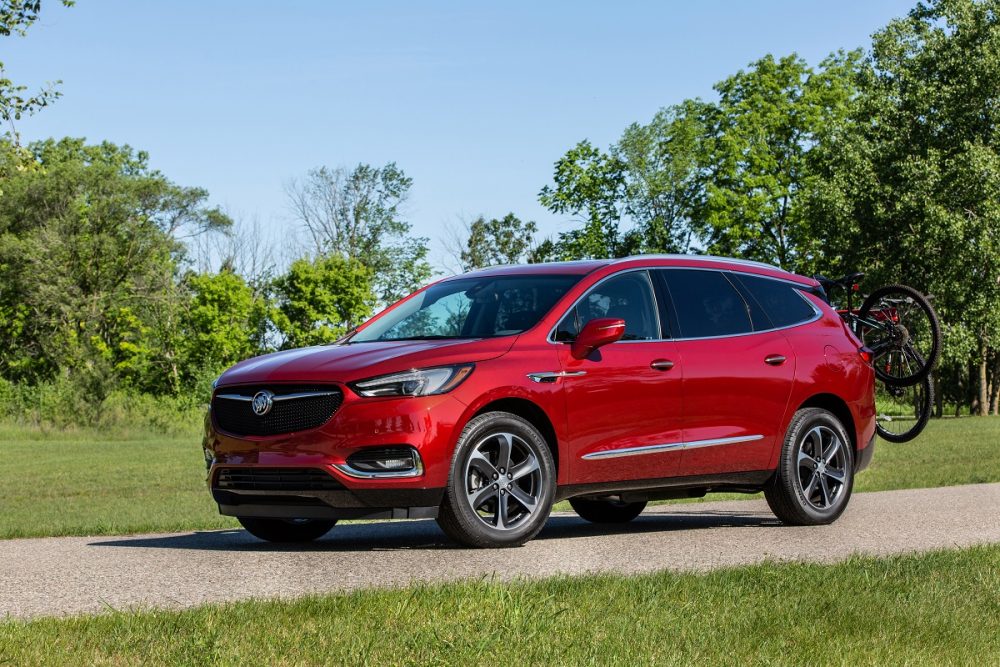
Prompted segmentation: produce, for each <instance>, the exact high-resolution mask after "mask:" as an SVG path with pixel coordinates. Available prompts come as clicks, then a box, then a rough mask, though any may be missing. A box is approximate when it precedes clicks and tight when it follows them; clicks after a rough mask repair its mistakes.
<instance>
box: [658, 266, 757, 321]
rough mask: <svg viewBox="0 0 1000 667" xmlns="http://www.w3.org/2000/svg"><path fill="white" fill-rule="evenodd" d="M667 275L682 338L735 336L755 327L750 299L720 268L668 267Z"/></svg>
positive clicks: (665, 276) (665, 274)
mask: <svg viewBox="0 0 1000 667" xmlns="http://www.w3.org/2000/svg"><path fill="white" fill-rule="evenodd" d="M663 277H664V280H666V283H667V287H668V288H669V290H670V298H671V300H672V301H673V304H674V309H675V310H676V312H677V324H678V326H679V327H680V335H681V337H682V338H708V337H710V336H734V335H736V334H744V333H750V332H751V331H752V330H753V327H752V326H751V324H750V314H749V312H748V310H747V304H746V301H744V300H743V297H742V296H740V293H739V292H738V291H736V288H735V287H733V285H732V283H730V282H729V279H728V278H726V276H724V275H723V274H722V273H720V272H719V271H702V270H691V269H667V270H664V271H663Z"/></svg>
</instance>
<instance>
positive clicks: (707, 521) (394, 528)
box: [90, 510, 781, 552]
mask: <svg viewBox="0 0 1000 667" xmlns="http://www.w3.org/2000/svg"><path fill="white" fill-rule="evenodd" d="M778 525H781V524H780V522H778V520H777V519H775V518H773V517H768V516H764V515H762V514H760V513H755V512H733V511H727V512H721V511H712V510H709V511H701V512H698V511H695V512H684V513H681V512H669V513H649V514H645V515H642V516H640V517H639V518H637V519H635V520H634V521H631V522H630V523H626V524H593V523H588V522H586V521H584V520H583V519H580V518H578V517H576V516H572V515H567V514H557V515H553V516H552V517H550V518H549V520H548V522H547V523H546V524H545V528H544V529H542V532H541V533H539V534H538V536H537V537H536V538H535V540H536V541H537V540H559V539H568V538H583V537H601V536H608V535H626V534H629V533H631V534H637V533H655V532H676V531H685V530H704V529H710V528H764V527H771V526H778ZM90 546H95V547H141V548H146V549H192V550H196V551H294V552H299V551H353V552H364V551H396V550H436V549H460V548H462V547H460V546H458V545H456V544H454V543H453V542H451V541H450V540H449V539H448V538H447V537H446V536H445V534H444V533H443V532H441V529H440V528H438V526H437V524H436V523H435V522H434V521H432V520H426V519H425V520H414V521H383V522H371V523H342V524H339V525H337V526H336V527H335V528H334V529H333V530H331V531H330V532H329V533H327V535H326V536H324V537H323V538H322V539H320V540H317V541H316V542H312V543H308V544H272V543H268V542H263V541H261V540H258V539H256V538H255V537H253V536H252V535H250V534H249V533H247V532H246V531H245V530H213V531H198V532H194V533H186V534H183V535H164V536H155V537H143V536H136V537H120V538H114V539H107V540H98V541H94V542H91V543H90Z"/></svg>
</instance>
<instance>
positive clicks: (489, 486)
mask: <svg viewBox="0 0 1000 667" xmlns="http://www.w3.org/2000/svg"><path fill="white" fill-rule="evenodd" d="M504 447H506V448H507V458H506V463H505V462H504V458H503V451H504ZM533 464H537V467H533ZM529 469H530V470H531V472H530V473H526V472H525V471H527V470H529ZM501 470H502V471H503V472H502V473H501V472H500V471H501ZM519 473H520V474H522V475H523V476H520V477H516V478H515V476H516V475H518V474H519ZM505 478H506V479H505ZM555 488H556V466H555V461H554V460H553V457H552V452H551V450H550V449H549V445H548V443H547V442H546V441H545V438H544V437H543V436H542V434H541V433H539V432H538V429H536V428H535V427H534V426H532V425H531V423H530V422H528V421H527V420H525V419H522V418H521V417H518V416H517V415H514V414H510V413H508V412H488V413H486V414H483V415H480V416H478V417H476V418H475V419H473V420H471V421H470V422H469V423H468V424H467V425H466V426H465V428H464V429H463V430H462V434H461V435H460V436H459V438H458V443H457V444H456V445H455V454H454V456H453V457H452V462H451V472H450V473H449V475H448V485H447V486H446V487H445V495H444V500H443V502H442V503H441V511H440V512H439V513H438V518H437V522H438V525H439V526H441V529H442V530H443V531H444V532H445V534H447V535H448V537H450V538H451V539H453V540H455V541H456V542H458V543H460V544H463V545H465V546H469V547H475V548H487V547H516V546H521V545H522V544H524V543H525V542H527V541H528V540H530V539H531V538H533V537H534V536H535V535H537V534H538V531H540V530H541V529H542V527H543V526H544V525H545V521H546V520H547V519H548V517H549V511H550V510H551V509H552V500H553V498H554V497H555ZM522 500H527V501H530V502H527V503H526V502H522ZM529 504H531V505H532V507H531V508H530V509H529V508H528V505H529ZM473 505H475V507H474V506H473ZM491 512H492V514H493V516H492V517H490V516H489V514H490V513H491Z"/></svg>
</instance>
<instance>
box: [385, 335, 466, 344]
mask: <svg viewBox="0 0 1000 667" xmlns="http://www.w3.org/2000/svg"><path fill="white" fill-rule="evenodd" d="M461 338H476V336H439V335H429V336H402V337H400V338H379V340H381V341H386V342H389V341H394V340H458V339H461Z"/></svg>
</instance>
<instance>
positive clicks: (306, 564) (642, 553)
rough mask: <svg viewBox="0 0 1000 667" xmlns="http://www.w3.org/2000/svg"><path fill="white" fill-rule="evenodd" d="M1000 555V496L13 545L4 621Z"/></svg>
mask: <svg viewBox="0 0 1000 667" xmlns="http://www.w3.org/2000/svg"><path fill="white" fill-rule="evenodd" d="M987 542H994V543H1000V484H980V485H970V486H958V487H950V488H943V489H922V490H914V491H886V492H881V493H865V494H858V495H856V496H855V497H854V498H853V499H852V501H851V506H850V508H849V509H848V510H847V512H846V513H845V514H844V515H843V516H842V517H841V518H840V520H839V521H838V522H837V523H835V524H833V525H832V526H823V527H815V528H791V527H786V526H781V525H780V524H779V523H778V522H777V521H776V520H775V519H774V517H773V516H772V515H771V514H770V512H769V511H768V509H767V506H766V505H765V504H764V502H763V501H756V500H754V501H745V502H744V501H729V502H711V503H704V504H696V505H691V504H689V505H666V506H658V507H653V508H650V509H649V510H647V511H646V512H645V513H643V515H642V516H641V517H640V518H639V519H637V520H636V521H634V522H633V523H631V524H629V525H627V526H624V527H613V528H608V527H602V526H594V525H591V524H588V523H585V522H584V521H582V520H580V519H578V518H577V517H576V516H575V515H569V514H557V515H554V516H553V517H552V518H551V519H550V520H549V523H548V525H547V526H546V528H545V530H544V531H543V532H542V533H541V535H540V536H539V537H538V538H536V539H535V540H534V541H533V542H531V543H529V544H528V545H527V546H525V547H522V548H520V549H504V550H495V551H477V550H467V549H461V548H457V547H455V546H453V545H452V544H450V543H449V542H448V541H447V540H446V539H445V538H444V535H443V534H442V533H441V532H440V531H439V530H438V528H437V526H436V524H435V523H434V522H433V521H406V522H395V523H376V524H344V525H341V526H337V527H336V528H334V530H333V531H332V532H331V533H329V535H327V537H326V538H325V539H324V540H322V541H321V542H318V543H316V544H315V545H310V546H308V547H305V548H288V547H279V546H274V545H269V544H265V543H262V542H259V541H257V540H255V539H254V538H252V537H250V536H249V535H247V534H246V533H245V532H243V531H235V530H229V531H210V532H196V533H178V534H168V535H142V536H133V537H59V538H42V539H26V540H8V541H0V568H2V570H0V618H2V617H3V616H5V615H10V616H15V617H32V616H42V615H62V614H73V613H81V612H100V611H106V610H108V609H109V608H116V609H127V608H137V607H150V606H153V607H166V608H179V607H188V606H192V605H197V604H201V603H205V602H214V601H223V600H238V599H245V598H249V597H290V596H295V595H302V594H306V593H318V592H329V591H338V590H349V589H355V588H364V587H370V586H402V585H406V584H408V583H411V582H415V581H437V580H454V579H465V578H475V577H483V576H496V577H498V578H501V579H511V578H515V577H543V576H550V575H555V574H582V573H586V572H620V573H626V574H628V573H637V572H648V571H653V570H662V569H674V570H708V569H712V568H718V567H725V566H732V565H741V564H747V563H756V562H760V561H763V560H776V561H787V560H806V561H817V562H830V561H836V560H841V559H844V558H846V557H848V556H850V555H851V554H854V553H863V554H875V555H885V554H896V553H906V552H912V551H922V550H930V549H939V548H948V547H958V546H968V545H973V544H981V543H987Z"/></svg>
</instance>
